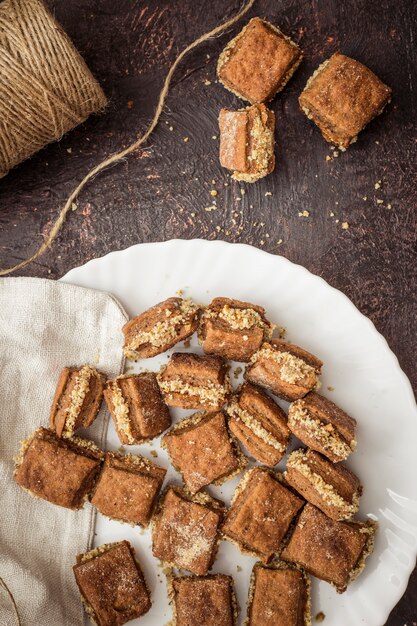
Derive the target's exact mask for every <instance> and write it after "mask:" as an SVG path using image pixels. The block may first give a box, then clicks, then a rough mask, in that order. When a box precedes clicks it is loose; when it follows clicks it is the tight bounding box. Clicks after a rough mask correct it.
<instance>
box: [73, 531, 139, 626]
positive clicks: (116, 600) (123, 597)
mask: <svg viewBox="0 0 417 626" xmlns="http://www.w3.org/2000/svg"><path fill="white" fill-rule="evenodd" d="M73 570H74V576H75V580H76V583H77V585H78V588H79V591H80V594H81V599H82V602H83V604H84V608H85V610H86V612H87V614H88V616H89V617H90V619H91V620H92V621H93V622H94V623H95V624H97V625H98V626H122V624H126V622H129V621H130V620H132V619H135V618H136V617H141V616H142V615H144V614H145V613H147V612H148V611H149V609H150V608H151V597H150V593H149V590H148V588H147V585H146V582H145V578H144V576H143V573H142V569H141V567H140V565H139V563H138V562H137V561H136V559H135V553H134V551H133V548H132V546H131V545H130V543H129V542H128V541H120V542H118V543H108V544H104V545H102V546H100V547H98V548H95V549H94V550H91V551H90V552H86V553H84V554H79V555H78V556H77V563H76V565H74V567H73Z"/></svg>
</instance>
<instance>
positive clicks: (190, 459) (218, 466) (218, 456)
mask: <svg viewBox="0 0 417 626" xmlns="http://www.w3.org/2000/svg"><path fill="white" fill-rule="evenodd" d="M162 447H164V448H166V449H167V450H168V454H169V456H170V458H171V462H172V464H173V466H174V467H175V469H176V470H177V471H178V472H179V473H180V474H181V475H182V477H183V480H184V483H185V486H186V487H187V489H188V490H189V491H190V492H191V493H196V492H197V491H199V490H200V489H202V488H203V487H205V486H206V485H210V484H211V483H214V484H216V485H220V484H221V483H223V482H225V481H226V480H228V479H229V478H232V476H235V475H236V474H237V473H238V472H240V471H241V469H242V468H243V467H244V465H245V464H246V463H245V458H244V457H243V455H242V454H240V452H239V451H238V449H237V446H236V444H235V443H234V441H233V440H232V439H231V437H230V434H229V432H228V430H227V424H226V416H225V414H224V413H223V412H222V411H219V412H218V413H195V414H194V415H192V416H191V417H188V418H185V419H183V420H181V421H180V422H178V423H177V424H176V425H175V426H174V428H173V429H172V430H171V431H169V432H168V433H167V434H166V435H165V436H164V438H163V440H162Z"/></svg>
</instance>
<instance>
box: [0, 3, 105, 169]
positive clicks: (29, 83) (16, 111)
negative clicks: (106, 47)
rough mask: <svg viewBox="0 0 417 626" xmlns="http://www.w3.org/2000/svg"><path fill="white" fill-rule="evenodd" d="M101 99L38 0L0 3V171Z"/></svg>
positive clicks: (102, 104) (58, 135)
mask: <svg viewBox="0 0 417 626" xmlns="http://www.w3.org/2000/svg"><path fill="white" fill-rule="evenodd" d="M106 103H107V100H106V97H105V95H104V93H103V91H102V89H101V87H100V85H99V84H98V82H97V81H96V80H95V78H94V77H93V75H92V74H91V72H90V70H89V69H88V67H87V65H86V64H85V62H84V60H83V58H82V57H81V55H80V54H79V53H78V52H77V50H76V49H75V48H74V46H73V44H72V42H71V41H70V39H69V38H68V37H67V35H66V34H65V32H64V31H63V30H62V28H61V27H60V26H59V24H58V23H57V22H56V21H55V20H54V18H53V17H52V15H51V14H50V13H49V11H48V10H47V9H46V7H45V6H44V4H43V3H42V1H41V0H4V2H1V3H0V177H2V176H5V175H6V174H7V172H8V171H9V170H10V169H11V168H12V167H14V166H15V165H17V164H18V163H20V162H21V161H23V160H24V159H27V158H28V157H29V156H31V155H32V154H34V152H36V151H37V150H39V149H40V148H42V147H43V146H45V145H46V144H48V143H50V142H51V141H56V140H57V139H60V138H61V137H62V135H63V134H64V133H66V132H67V131H69V130H71V129H72V128H74V127H75V126H77V125H78V124H80V123H81V122H83V121H84V120H86V119H87V117H88V116H89V115H90V113H93V112H94V111H98V110H100V109H102V108H104V107H105V106H106Z"/></svg>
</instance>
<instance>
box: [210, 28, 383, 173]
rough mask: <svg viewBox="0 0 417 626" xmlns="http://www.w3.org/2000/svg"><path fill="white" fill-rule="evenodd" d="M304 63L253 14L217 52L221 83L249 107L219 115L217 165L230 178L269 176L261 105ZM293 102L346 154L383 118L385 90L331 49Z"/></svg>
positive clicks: (267, 129) (270, 139)
mask: <svg viewBox="0 0 417 626" xmlns="http://www.w3.org/2000/svg"><path fill="white" fill-rule="evenodd" d="M302 59H303V52H302V50H301V49H300V47H299V46H298V45H297V44H296V43H295V42H294V41H292V40H291V39H290V38H289V37H287V36H286V35H284V34H283V33H282V31H281V30H280V29H279V28H277V27H276V26H274V25H273V24H270V23H269V22H267V21H265V20H262V19H260V18H259V17H254V18H253V19H251V20H250V22H249V23H248V24H247V25H246V26H245V27H244V28H243V30H242V31H241V32H240V33H239V34H238V35H237V36H236V37H235V38H234V39H232V40H231V41H230V42H229V43H228V44H227V46H226V47H225V49H224V50H223V52H222V53H221V55H220V57H219V61H218V65H217V76H218V78H219V80H220V82H221V83H222V84H223V85H224V86H225V87H226V88H227V89H229V91H231V92H233V93H234V94H235V95H236V96H238V97H239V98H241V99H242V100H246V101H247V102H250V104H251V106H249V107H246V108H245V109H239V110H237V111H236V110H229V109H222V110H221V111H220V116H219V126H220V163H221V165H222V166H223V167H225V168H227V169H229V170H232V171H233V178H235V179H237V180H242V181H246V182H249V183H253V182H255V181H257V180H259V178H262V177H263V176H266V175H267V174H270V173H271V172H272V171H273V169H274V167H275V154H274V129H275V114H274V112H273V111H270V110H269V109H268V108H267V107H266V105H265V103H266V102H268V101H270V100H272V99H273V98H274V97H275V96H276V94H277V93H279V92H280V91H282V90H283V89H284V87H285V85H286V84H287V83H288V81H289V80H290V78H291V77H292V75H293V74H294V72H295V70H296V69H297V68H298V66H299V65H300V63H301V61H302ZM298 100H299V105H300V108H301V110H302V111H303V112H304V113H305V114H306V116H307V117H308V118H309V119H311V120H312V121H313V122H314V123H315V124H316V125H317V126H318V127H319V128H320V130H321V132H322V134H323V137H324V139H326V141H328V142H330V143H332V144H334V146H336V147H338V148H339V149H340V150H346V148H348V146H349V145H350V144H352V143H354V142H355V141H356V140H357V138H358V134H359V133H360V132H361V131H362V130H363V129H364V128H365V126H366V125H367V124H368V123H369V122H370V121H371V120H372V119H373V118H374V117H375V116H377V115H379V114H380V113H382V111H383V110H384V107H385V105H386V104H388V102H389V101H390V100H391V89H390V87H388V86H387V85H385V84H384V83H383V82H382V81H381V80H380V79H379V78H378V77H377V76H376V75H375V74H374V73H373V72H372V71H371V70H370V69H368V68H367V67H365V65H363V64H362V63H359V61H356V60H355V59H351V58H350V57H347V56H345V55H344V54H340V53H339V52H337V53H335V54H333V55H332V56H331V57H330V58H329V59H327V60H326V61H324V63H322V64H321V65H320V66H319V67H318V68H317V69H316V71H315V72H314V73H313V75H312V76H311V77H310V78H309V80H308V81H307V84H306V86H305V89H304V91H303V92H302V93H301V95H300V96H299V99H298Z"/></svg>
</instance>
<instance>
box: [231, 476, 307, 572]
mask: <svg viewBox="0 0 417 626" xmlns="http://www.w3.org/2000/svg"><path fill="white" fill-rule="evenodd" d="M303 504H304V500H302V499H301V498H299V497H298V496H296V495H295V494H294V493H293V492H292V491H290V490H289V489H287V488H286V487H285V486H284V485H283V484H282V482H281V480H280V475H279V474H277V473H274V472H271V471H269V470H265V469H262V468H260V467H255V468H253V469H250V470H248V471H247V472H246V473H245V474H244V476H243V478H242V480H241V481H240V483H239V485H238V487H237V489H236V491H235V494H234V496H233V499H232V503H231V506H230V509H229V511H228V513H227V516H226V519H225V522H224V524H223V526H222V533H223V535H224V537H226V539H229V540H230V541H232V542H233V543H236V545H237V546H238V547H239V548H240V550H241V551H242V552H244V553H245V552H246V553H250V554H253V555H255V556H257V557H259V558H260V559H261V560H262V561H264V562H265V563H267V562H269V561H270V560H271V559H272V557H273V556H274V555H275V554H277V553H278V552H279V551H280V549H281V542H282V540H283V538H284V536H285V535H286V533H287V531H288V529H289V527H290V524H291V522H292V521H293V519H294V518H295V516H296V514H297V513H298V511H299V510H300V508H301V507H302V506H303Z"/></svg>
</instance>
